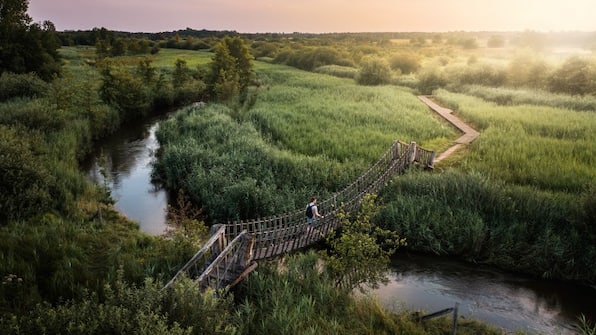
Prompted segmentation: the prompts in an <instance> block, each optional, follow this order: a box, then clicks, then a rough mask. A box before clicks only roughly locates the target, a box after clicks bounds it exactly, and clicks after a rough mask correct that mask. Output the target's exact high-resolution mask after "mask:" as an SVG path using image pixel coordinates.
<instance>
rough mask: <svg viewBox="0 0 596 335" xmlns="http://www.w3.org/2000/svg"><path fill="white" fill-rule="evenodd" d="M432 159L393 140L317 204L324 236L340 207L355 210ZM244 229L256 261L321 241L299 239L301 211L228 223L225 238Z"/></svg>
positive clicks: (302, 224) (303, 224)
mask: <svg viewBox="0 0 596 335" xmlns="http://www.w3.org/2000/svg"><path fill="white" fill-rule="evenodd" d="M433 159H434V151H430V150H426V149H423V148H420V147H418V146H417V145H416V143H415V142H412V143H410V144H407V143H404V142H401V141H394V142H393V145H392V146H391V148H389V150H387V151H386V152H385V153H384V154H383V155H382V156H381V158H380V159H379V160H378V161H377V162H376V163H375V164H373V165H372V166H371V167H370V168H369V169H368V170H367V171H365V172H364V173H363V174H362V175H361V176H360V177H358V178H357V179H356V180H355V181H353V182H352V183H350V184H349V185H347V186H346V187H345V188H344V189H342V190H340V191H338V192H336V193H335V194H333V195H332V196H330V197H329V198H328V199H326V200H323V201H320V202H318V204H317V207H318V208H319V209H320V212H323V213H326V216H327V217H326V218H325V219H323V220H322V222H321V223H320V226H321V228H322V229H323V233H324V234H325V235H326V234H327V233H328V232H329V230H330V229H332V228H335V227H336V226H337V224H338V222H335V221H333V218H334V217H335V214H337V212H338V211H339V210H340V206H341V208H342V209H343V210H344V211H352V210H354V209H355V208H356V207H357V206H358V203H359V201H360V200H361V199H362V197H363V196H364V195H365V194H367V193H372V192H377V191H378V190H379V189H380V188H381V187H382V185H383V184H384V183H386V182H387V181H388V180H389V178H390V176H391V175H393V174H394V173H396V172H402V171H403V170H405V169H406V168H407V167H408V166H409V165H411V164H413V163H415V162H416V163H419V164H421V165H423V166H425V167H431V168H432V162H433ZM244 230H246V231H247V232H248V233H250V234H253V235H255V239H256V241H255V248H256V252H255V255H254V259H255V260H258V259H262V258H269V257H273V256H275V255H278V254H280V253H284V252H291V251H293V250H296V249H299V248H303V247H305V246H307V245H310V244H312V243H315V242H317V241H319V240H321V239H322V237H321V236H319V235H313V234H311V233H309V234H308V235H307V236H306V237H304V236H300V234H301V233H304V231H306V230H307V225H306V222H305V220H304V211H303V210H301V209H298V210H295V211H292V212H288V213H285V214H282V215H277V216H269V217H266V218H259V219H253V220H248V221H243V220H241V221H234V222H231V223H228V224H226V237H227V238H228V239H230V238H234V237H235V236H236V235H237V234H239V233H240V232H241V231H244ZM269 248H273V249H272V250H269Z"/></svg>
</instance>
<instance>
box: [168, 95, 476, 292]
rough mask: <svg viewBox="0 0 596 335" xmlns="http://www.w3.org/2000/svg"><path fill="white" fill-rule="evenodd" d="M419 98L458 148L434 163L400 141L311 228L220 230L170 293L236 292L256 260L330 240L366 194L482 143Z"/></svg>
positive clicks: (271, 222)
mask: <svg viewBox="0 0 596 335" xmlns="http://www.w3.org/2000/svg"><path fill="white" fill-rule="evenodd" d="M418 98H419V99H420V101H422V102H423V103H425V104H426V105H427V106H429V107H430V108H431V109H432V110H433V111H435V112H436V113H438V114H439V115H440V116H441V117H443V118H444V119H446V120H447V121H449V122H450V123H451V124H452V125H454V126H455V127H456V128H458V129H459V130H460V131H462V132H463V135H462V136H461V137H459V138H458V139H457V140H455V143H456V144H455V145H454V146H452V147H451V148H449V149H448V150H446V151H445V152H443V153H441V155H440V156H439V157H437V158H435V152H434V151H429V150H425V149H422V148H419V147H418V146H417V145H416V143H414V142H412V143H410V144H407V143H403V142H399V141H395V142H394V143H393V145H392V146H391V148H389V150H387V152H386V153H385V154H384V155H383V156H382V157H381V158H380V159H379V161H377V162H376V163H375V164H374V165H373V166H372V167H371V168H370V169H369V170H367V171H366V172H365V173H364V174H363V175H362V176H360V177H359V178H358V179H356V180H355V181H354V182H353V183H352V184H350V185H348V186H347V187H346V188H344V189H343V190H341V191H339V192H337V193H335V194H333V195H332V196H331V197H330V198H329V199H326V200H323V201H320V202H319V203H317V207H318V209H319V212H321V213H324V215H325V217H324V218H323V219H321V220H319V221H317V222H315V223H314V224H307V223H306V219H305V216H304V209H303V208H301V209H297V210H295V211H293V212H290V213H286V214H283V215H278V216H272V217H268V218H264V219H260V218H259V219H254V220H248V221H237V222H228V223H227V224H225V225H224V224H219V225H215V226H213V227H212V229H211V238H210V239H209V241H207V243H206V244H205V245H204V246H203V248H201V250H199V252H197V253H196V254H195V255H194V256H193V257H192V258H191V259H190V260H189V261H188V263H187V264H186V265H184V266H183V267H182V268H181V269H180V271H178V273H177V274H176V275H175V276H174V278H172V280H170V282H168V284H166V287H169V286H170V285H171V284H172V283H173V282H174V281H175V280H176V279H178V278H180V277H181V276H187V277H189V278H193V279H194V280H195V282H196V283H197V284H198V285H199V287H200V288H201V289H207V288H213V289H216V290H219V289H224V288H227V287H231V286H234V285H235V284H236V283H238V282H239V281H240V280H242V279H243V278H244V277H245V276H247V275H248V274H249V273H250V272H251V271H253V270H254V269H255V268H256V267H257V262H256V261H257V260H261V259H267V258H271V257H275V256H277V255H281V254H285V253H290V252H293V251H295V250H299V249H303V248H305V247H308V246H310V245H312V244H314V243H317V242H319V241H321V240H323V239H325V237H327V235H329V232H330V231H331V230H333V229H335V228H337V227H338V226H339V220H338V219H337V215H336V214H338V213H339V212H340V211H344V212H353V211H355V210H357V209H358V208H359V206H360V201H361V200H362V198H363V197H364V196H365V195H366V194H369V193H375V192H378V191H379V190H380V189H381V188H382V187H383V186H384V185H385V184H386V183H387V182H388V181H389V180H390V178H391V177H392V176H393V175H395V174H399V173H403V172H404V171H405V170H406V169H408V168H409V167H410V166H412V165H419V166H423V167H425V168H433V164H434V163H436V162H440V161H441V160H443V159H445V158H446V157H448V156H449V155H450V154H452V153H453V152H455V151H456V150H458V149H459V148H460V147H461V146H462V145H466V144H469V143H470V142H472V141H473V140H475V139H476V137H478V135H479V133H478V132H477V131H476V130H474V129H473V128H472V127H470V126H468V125H467V124H466V123H464V122H463V121H462V120H460V119H459V118H458V117H456V116H455V115H453V114H452V110H450V109H448V108H444V107H441V106H439V105H438V104H436V103H435V102H434V101H432V100H431V99H430V98H429V97H427V96H419V97H418Z"/></svg>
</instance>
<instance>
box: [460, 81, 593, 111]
mask: <svg viewBox="0 0 596 335" xmlns="http://www.w3.org/2000/svg"><path fill="white" fill-rule="evenodd" d="M452 88H453V87H452ZM453 90H454V91H456V92H459V93H464V94H466V95H471V96H475V97H478V98H481V99H483V100H486V101H490V102H494V103H496V104H499V105H505V106H508V105H537V106H545V107H554V108H560V109H569V110H575V111H596V96H591V95H585V96H581V97H580V96H575V95H568V94H554V93H550V92H547V91H545V90H536V89H519V88H518V89H513V88H506V87H487V86H480V85H466V86H462V87H458V88H456V89H453Z"/></svg>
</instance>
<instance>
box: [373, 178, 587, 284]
mask: <svg viewBox="0 0 596 335" xmlns="http://www.w3.org/2000/svg"><path fill="white" fill-rule="evenodd" d="M382 197H383V199H384V200H385V202H386V204H387V206H386V207H385V208H384V209H383V210H382V211H381V213H380V214H379V220H378V222H379V224H381V225H383V226H384V227H389V228H392V229H393V230H395V231H397V232H398V233H399V234H400V235H401V236H403V237H405V238H406V240H407V242H408V248H412V249H414V250H420V251H424V252H431V253H435V254H448V255H457V256H462V257H464V258H466V259H468V260H473V261H479V262H486V263H490V264H493V265H497V266H500V267H503V268H507V269H511V270H516V271H521V272H525V273H530V274H533V275H537V276H543V277H549V278H550V277H552V278H558V279H567V280H584V281H587V282H594V280H596V271H595V270H594V268H593V267H590V266H589V265H588V264H591V263H592V262H593V257H595V256H596V251H595V250H594V248H593V245H594V243H596V240H594V238H595V237H596V236H594V234H593V231H590V230H589V228H587V227H586V225H584V224H581V223H579V222H582V220H583V219H584V216H585V215H586V216H589V215H591V214H588V213H589V212H586V211H584V210H583V209H582V206H580V205H577V204H576V202H577V199H576V198H575V197H574V196H567V195H564V194H560V193H551V192H543V191H538V190H536V189H534V188H531V187H517V186H504V185H503V184H501V183H499V182H495V181H491V180H489V179H488V178H486V177H483V176H481V175H478V174H473V175H464V174H462V173H458V172H450V173H445V174H442V175H427V174H409V175H405V176H401V177H398V178H395V179H394V180H393V182H392V183H391V184H390V185H389V186H388V187H386V188H385V189H384V190H383V192H382ZM585 204H587V203H585ZM584 213H585V214H584ZM569 259H574V262H568V260H569Z"/></svg>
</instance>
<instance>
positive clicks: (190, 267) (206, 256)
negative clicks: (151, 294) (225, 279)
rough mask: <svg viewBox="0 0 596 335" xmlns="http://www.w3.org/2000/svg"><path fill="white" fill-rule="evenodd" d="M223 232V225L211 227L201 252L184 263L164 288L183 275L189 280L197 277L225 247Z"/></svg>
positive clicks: (224, 228)
mask: <svg viewBox="0 0 596 335" xmlns="http://www.w3.org/2000/svg"><path fill="white" fill-rule="evenodd" d="M225 232H226V226H225V225H222V224H220V225H214V226H212V227H211V238H210V239H209V240H207V242H206V243H205V245H203V247H202V248H201V250H199V251H197V253H196V254H195V255H194V256H192V258H191V259H190V260H189V261H188V262H186V264H185V265H184V266H183V267H182V268H181V269H180V270H179V271H178V273H176V275H175V276H174V278H172V279H171V280H170V281H169V282H168V283H167V284H166V286H165V287H169V286H170V285H172V283H174V281H175V280H176V279H178V278H179V277H180V276H183V275H186V276H187V277H189V278H197V277H199V276H200V275H201V274H202V273H203V272H204V271H205V269H206V268H207V267H208V266H209V264H211V263H212V262H213V260H214V259H215V258H216V257H217V255H218V254H219V253H220V252H221V251H222V250H224V249H225V247H226V246H227V243H226V235H225Z"/></svg>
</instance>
